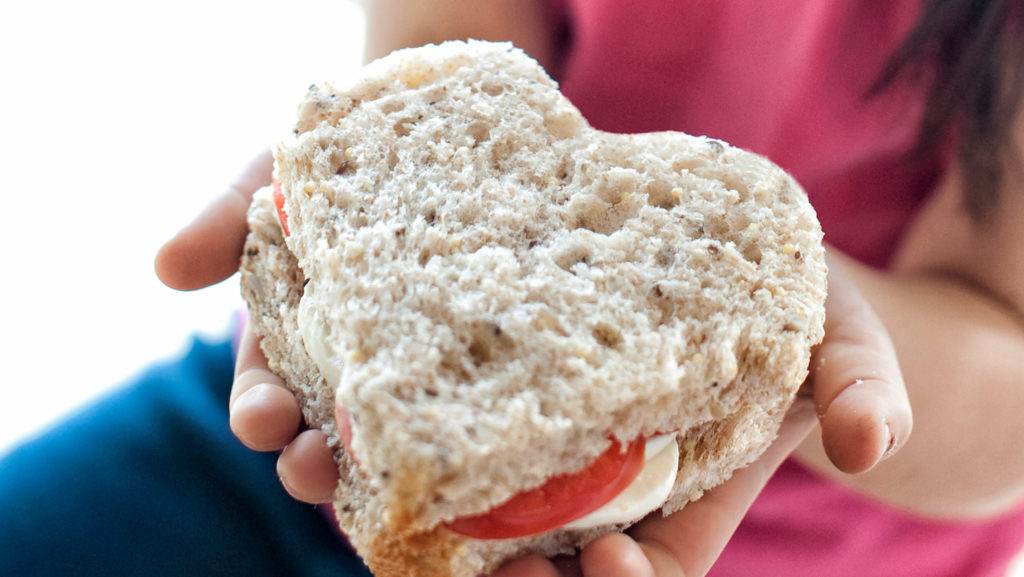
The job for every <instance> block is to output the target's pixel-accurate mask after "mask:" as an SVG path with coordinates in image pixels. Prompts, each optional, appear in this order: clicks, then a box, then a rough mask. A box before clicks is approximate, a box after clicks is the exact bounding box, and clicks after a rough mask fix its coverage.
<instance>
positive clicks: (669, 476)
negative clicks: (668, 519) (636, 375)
mask: <svg viewBox="0 0 1024 577" xmlns="http://www.w3.org/2000/svg"><path fill="white" fill-rule="evenodd" d="M678 470H679V444H678V443H676V433H670V434H667V435H658V436H657V437H651V438H650V439H647V446H646V447H644V468H643V469H641V470H640V474H638V475H637V476H636V478H635V479H633V482H632V483H630V484H629V486H628V487H626V488H625V489H624V490H623V491H622V492H621V493H619V494H618V495H616V496H615V498H613V499H612V500H611V501H608V502H607V503H605V504H604V505H602V506H601V508H600V509H597V510H596V511H593V512H591V513H588V514H587V515H585V516H583V517H580V518H579V519H576V520H575V521H573V522H571V523H568V524H566V525H565V527H564V528H565V529H590V528H591V527H601V526H603V525H612V524H618V523H628V522H630V521H634V520H636V519H639V518H640V517H643V516H644V515H646V514H648V513H650V512H651V511H653V510H655V509H657V508H658V507H660V506H661V505H662V504H664V503H665V499H668V495H669V493H671V492H672V487H673V486H675V484H676V472H677V471H678Z"/></svg>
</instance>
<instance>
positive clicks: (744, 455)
mask: <svg viewBox="0 0 1024 577" xmlns="http://www.w3.org/2000/svg"><path fill="white" fill-rule="evenodd" d="M275 158H276V169H275V179H276V183H275V188H274V189H273V190H271V189H269V188H268V189H265V190H263V191H261V192H260V193H259V194H258V195H257V197H256V199H255V201H254V203H253V206H252V209H251V211H250V225H251V228H252V232H251V234H250V236H249V240H248V244H247V246H246V249H245V258H244V262H243V267H242V273H243V276H242V287H243V293H244V295H245V298H246V299H247V301H248V303H249V306H250V309H251V317H250V318H251V322H252V324H253V327H254V328H255V330H256V332H257V333H258V334H259V335H261V336H262V337H263V340H262V345H263V348H264V351H265V352H266V355H267V358H268V360H269V362H270V366H271V368H272V369H273V370H274V371H276V372H277V373H278V374H280V375H281V376H282V377H283V378H284V380H285V381H286V383H287V384H288V386H289V387H291V389H292V390H293V391H294V392H295V394H296V395H297V396H298V397H299V399H300V402H301V403H302V406H303V408H304V412H305V417H306V419H307V421H308V422H309V424H310V425H311V426H314V427H320V428H322V429H323V430H324V431H326V432H327V434H328V436H329V438H330V441H331V443H332V447H333V449H334V453H335V456H336V460H337V463H338V467H339V471H340V473H341V483H340V485H339V487H338V490H337V492H336V503H335V508H336V510H337V513H338V518H339V521H340V524H341V527H342V529H343V530H344V532H345V533H347V534H348V536H349V537H350V539H351V541H352V543H353V544H354V546H355V547H356V549H357V550H358V552H359V553H360V554H361V555H362V556H363V557H364V559H365V560H366V562H367V563H368V564H369V566H370V567H371V569H372V570H374V571H375V573H376V574H377V575H378V576H380V577H388V576H399V575H401V576H407V575H417V576H442V575H443V576H446V577H451V576H454V577H466V576H473V575H477V574H479V573H482V572H488V571H491V570H493V569H495V568H496V567H497V566H498V565H500V564H501V563H502V562H503V561H504V560H507V559H509V558H510V557H514V556H518V555H522V554H525V553H530V552H534V553H540V554H542V555H554V554H558V553H565V552H570V551H572V550H573V549H575V548H576V547H579V546H580V545H582V544H584V543H586V542H587V541H589V540H591V539H593V538H595V537H597V536H598V535H601V534H604V533H607V532H610V531H616V530H621V529H622V528H624V527H626V526H628V525H629V524H631V523H634V522H636V521H637V520H639V519H640V518H642V517H644V516H645V515H647V514H648V513H650V512H651V511H655V510H661V511H663V512H665V513H671V512H673V511H676V510H678V509H679V508H681V507H683V506H684V505H685V504H686V503H687V502H688V501H691V500H694V499H697V498H699V497H700V495H701V493H702V492H703V491H705V490H707V489H709V488H711V487H714V486H715V485H718V484H719V483H721V482H722V481H724V480H726V479H727V478H729V476H730V475H731V473H732V471H734V470H735V469H736V468H738V467H743V466H744V465H746V464H748V463H750V462H751V461H752V460H754V459H755V458H757V456H758V455H760V454H761V452H762V451H763V450H764V449H765V448H766V447H767V446H768V444H769V443H771V441H772V440H773V438H774V436H775V434H776V431H777V428H778V425H779V422H780V420H781V419H782V416H783V414H784V413H785V411H786V409H787V408H788V406H789V405H790V403H791V401H792V399H793V396H794V394H795V393H796V391H797V389H798V388H799V387H800V385H801V383H802V382H803V380H804V378H805V377H806V375H807V367H808V362H809V358H810V350H811V347H812V346H813V345H814V344H815V343H817V342H819V341H820V339H821V337H822V333H823V329H822V325H823V320H824V300H825V272H826V268H825V264H824V252H823V248H822V234H821V230H820V227H819V225H818V222H817V219H816V217H815V213H814V211H813V209H812V208H811V206H810V204H809V203H808V201H807V198H806V196H805V194H804V192H803V191H802V190H801V189H800V187H799V186H798V185H797V184H796V183H795V182H794V181H793V180H792V179H791V178H790V177H789V176H788V175H787V174H785V172H783V171H782V170H781V169H779V168H778V167H776V166H775V165H773V164H772V163H770V162H768V161H767V160H765V159H764V158H761V157H759V156H757V155H754V154H751V153H748V152H745V151H742V150H739V149H736V148H733V147H731V146H729V145H727V144H725V143H723V142H720V141H718V140H713V139H710V138H703V137H693V136H688V135H685V134H680V133H654V134H637V135H618V134H609V133H604V132H601V131H598V130H595V129H593V128H591V127H590V126H589V125H588V124H587V122H586V121H585V120H584V119H583V117H582V116H581V115H580V113H579V112H578V111H577V110H576V108H574V107H573V106H572V104H570V103H569V101H568V100H567V99H566V98H565V97H563V96H562V94H561V93H559V91H558V87H557V85H556V84H555V82H553V81H552V80H551V79H550V78H549V77H548V76H547V75H546V74H545V73H544V71H543V70H542V69H541V68H540V67H539V66H538V65H537V63H536V62H534V61H533V60H531V59H530V58H528V57H527V56H525V55H524V54H523V53H522V52H520V51H519V50H517V49H515V48H513V47H512V46H510V45H508V44H491V43H484V42H469V43H463V42H451V43H445V44H441V45H436V46H434V45H432V46H426V47H422V48H417V49H409V50H402V51H398V52H395V53H393V54H392V55H390V56H387V57H385V58H383V59H381V60H378V61H376V62H374V63H371V64H370V65H369V66H367V67H366V68H365V69H364V70H363V72H362V74H361V76H360V77H359V78H358V79H357V80H355V81H352V82H349V83H346V84H345V85H332V84H322V85H316V86H313V87H311V88H310V91H309V93H308V96H307V97H306V99H305V100H304V102H303V103H302V104H301V106H300V109H299V120H298V123H297V125H296V130H295V133H294V135H293V136H291V137H289V138H288V139H286V140H285V141H283V142H281V143H280V144H279V145H278V146H277V147H276V149H275Z"/></svg>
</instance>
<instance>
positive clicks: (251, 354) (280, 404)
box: [156, 151, 338, 503]
mask: <svg viewBox="0 0 1024 577" xmlns="http://www.w3.org/2000/svg"><path fill="white" fill-rule="evenodd" d="M272 170H273V158H272V156H271V154H270V152H269V151H266V152H264V153H262V154H260V155H259V156H257V157H256V158H254V159H253V160H252V161H251V162H250V163H249V165H248V166H247V167H246V168H245V170H243V171H242V173H241V174H240V175H239V177H238V179H237V180H236V182H235V183H234V184H233V185H231V186H230V187H228V190H227V191H226V192H224V193H223V194H222V195H221V196H220V197H219V198H217V199H216V200H215V201H214V202H213V204H211V205H210V206H208V207H207V208H206V209H205V210H203V212H202V213H200V214H199V216H198V217H197V218H196V219H195V220H194V221H193V222H192V223H191V224H189V225H188V226H187V227H185V228H184V229H182V230H181V232H179V233H178V234H177V235H176V236H175V237H174V238H172V239H171V240H170V241H168V242H167V244H165V245H164V246H163V247H162V248H161V250H160V252H159V253H158V254H157V257H156V272H157V275H158V276H159V277H160V279H161V280H162V281H163V282H164V283H166V284H167V285H168V286H170V287H172V288H176V289H179V290H194V289H199V288H203V287H206V286H209V285H212V284H214V283H218V282H220V281H222V280H224V279H226V278H228V277H230V276H231V275H232V274H234V273H235V272H236V271H237V270H238V264H239V259H240V257H241V254H242V247H243V246H244V244H245V236H246V234H247V233H248V225H247V224H246V220H245V217H246V212H247V210H248V208H249V204H250V203H251V202H252V195H253V193H255V192H256V191H257V190H258V189H259V188H260V187H262V186H265V185H268V184H270V178H271V172H272ZM230 412H231V429H232V431H234V433H235V435H236V436H237V437H238V438H239V439H240V440H241V441H242V442H243V443H245V444H246V445H247V446H248V447H250V448H252V449H254V450H257V451H280V450H282V449H284V452H283V453H282V454H281V456H280V457H279V458H278V474H279V475H280V476H281V482H282V483H283V484H284V486H285V488H286V489H287V490H288V492H289V493H291V494H292V496H293V497H295V498H296V499H299V500H301V501H306V502H311V503H322V502H325V501H329V500H331V499H330V498H331V494H332V493H333V490H334V487H335V486H336V485H337V481H338V473H337V470H336V469H335V467H334V462H333V459H332V457H331V453H330V451H329V450H328V448H327V445H326V440H325V437H324V435H323V433H321V432H320V431H304V432H302V433H299V428H300V425H301V424H302V414H301V412H300V410H299V406H298V403H297V402H296V401H295V398H294V397H293V396H292V394H291V393H290V392H288V390H287V389H285V388H284V386H283V383H282V381H281V379H279V378H278V377H277V376H276V375H274V374H273V373H272V372H270V370H269V369H268V368H267V360H266V358H265V357H264V356H263V353H262V351H261V350H260V348H259V346H258V345H257V342H256V339H255V338H254V337H253V336H252V335H251V334H250V333H249V331H248V330H246V332H245V335H244V336H243V338H242V342H241V346H240V350H239V354H238V360H237V364H236V368H235V381H234V385H233V387H232V391H231V401H230Z"/></svg>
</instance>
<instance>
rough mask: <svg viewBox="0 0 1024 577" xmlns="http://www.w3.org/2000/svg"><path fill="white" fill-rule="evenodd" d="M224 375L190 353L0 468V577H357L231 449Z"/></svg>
mask: <svg viewBox="0 0 1024 577" xmlns="http://www.w3.org/2000/svg"><path fill="white" fill-rule="evenodd" d="M232 367H233V359H232V352H231V347H230V344H229V343H228V342H227V341H225V342H223V343H207V342H203V341H201V340H195V341H194V342H193V343H192V345H191V346H190V348H189V350H188V352H187V353H186V354H185V355H184V356H183V357H182V358H180V359H177V360H175V361H171V362H167V363H164V364H161V365H157V366H154V367H153V368H152V369H150V370H148V371H146V372H144V373H143V374H141V375H140V376H139V377H138V378H137V379H135V380H134V381H133V382H131V383H129V384H128V385H127V386H125V387H123V388H121V389H119V390H117V391H116V392H115V393H113V394H111V395H110V396H108V397H106V398H104V399H102V400H101V401H99V402H98V403H96V404H94V405H92V406H90V407H88V408H86V409H85V410H83V411H81V412H80V413H78V414H77V415H75V416H73V417H72V418H70V419H68V420H66V421H65V422H63V423H62V424H60V425H59V426H57V427H56V428H54V429H53V430H51V431H50V432H48V433H46V434H44V435H43V436H41V437H39V438H37V439H35V440H32V441H30V442H28V443H26V444H24V445H22V446H21V447H19V448H17V449H15V450H14V451H13V452H11V453H9V454H8V455H7V456H5V457H4V458H3V459H2V460H0V575H5V576H6V575H12V576H13V575H17V576H20V575H31V576H37V577H39V576H44V577H45V576H50V575H60V576H61V577H67V576H69V575H83V576H89V575H104V576H112V575H115V576H116V575H152V576H163V575H167V576H170V575H175V576H177V575H182V576H184V575H187V576H189V577H194V576H197V575H204V576H205V575H209V576H217V575H244V576H246V577H253V576H263V575H266V576H275V577H279V576H282V575H308V576H320V575H323V576H327V575H330V576H332V577H339V576H366V575H369V572H368V571H367V570H366V568H365V567H364V566H363V564H362V562H361V561H360V560H359V559H358V558H357V557H356V556H355V555H354V554H353V553H351V551H350V550H349V549H348V548H347V546H346V545H344V544H343V543H342V542H341V541H340V540H339V539H338V538H337V537H336V536H335V535H334V534H333V532H332V531H331V529H330V527H329V526H328V522H327V520H326V519H325V518H324V516H323V515H322V513H320V512H318V511H317V510H316V508H315V507H313V506H310V505H306V504H302V503H299V502H297V501H294V500H293V499H291V498H290V497H289V496H288V495H287V494H286V493H285V492H284V490H283V489H282V488H281V485H280V483H279V482H278V479H277V476H276V473H275V459H276V455H272V454H259V453H255V452H252V451H250V450H248V449H246V448H245V447H244V446H243V445H241V443H239V442H238V441H237V440H236V439H235V438H234V436H232V434H231V432H230V430H229V428H228V425H227V399H228V394H229V391H230V386H231V376H232ZM57 378H59V377H57ZM26 410H28V409H26Z"/></svg>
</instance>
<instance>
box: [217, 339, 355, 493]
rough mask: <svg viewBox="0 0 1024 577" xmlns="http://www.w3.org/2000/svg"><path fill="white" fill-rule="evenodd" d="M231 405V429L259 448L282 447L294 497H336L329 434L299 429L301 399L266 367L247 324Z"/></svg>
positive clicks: (280, 470) (285, 478)
mask: <svg viewBox="0 0 1024 577" xmlns="http://www.w3.org/2000/svg"><path fill="white" fill-rule="evenodd" d="M228 406H229V412H230V417H229V423H230V425H231V431H232V432H233V433H234V434H235V436H236V437H238V439H239V440H240V441H241V442H242V443H243V444H245V445H246V446H247V447H249V448H250V449H254V450H257V451H282V453H281V456H280V457H279V458H278V462H277V474H278V476H279V477H280V478H281V484H282V485H284V488H285V489H286V490H287V491H288V493H289V494H291V496H292V497H294V498H296V499H298V500H300V501H305V502H307V503H324V502H327V501H330V500H331V497H332V495H333V493H334V489H335V487H337V485H338V470H337V467H336V466H335V464H334V458H333V456H332V455H331V451H330V449H329V448H328V446H327V438H326V436H325V435H324V434H323V432H321V431H319V430H307V431H302V432H301V433H300V432H299V429H300V427H301V425H302V412H301V410H300V409H299V404H298V402H297V401H296V399H295V396H294V395H292V393H291V392H289V391H288V390H287V389H286V388H285V387H284V384H283V382H282V381H281V379H280V377H278V376H277V375H275V374H274V373H273V372H271V371H270V369H268V368H267V359H266V357H265V356H264V355H263V351H262V350H261V349H260V347H259V339H258V338H257V337H256V336H255V335H254V334H253V333H252V331H251V330H250V329H249V328H248V327H247V328H246V330H245V332H244V333H243V335H242V340H241V342H240V343H239V350H238V359H237V361H236V364H235V380H234V383H233V385H232V389H231V399H230V402H229V405H228Z"/></svg>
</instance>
